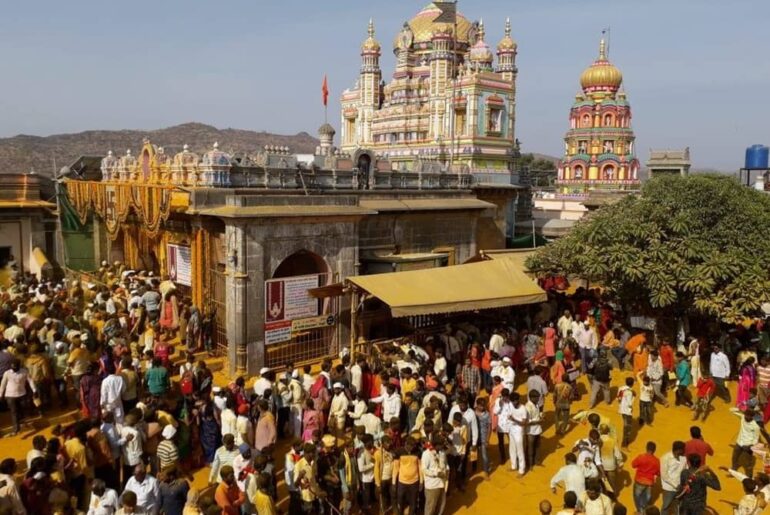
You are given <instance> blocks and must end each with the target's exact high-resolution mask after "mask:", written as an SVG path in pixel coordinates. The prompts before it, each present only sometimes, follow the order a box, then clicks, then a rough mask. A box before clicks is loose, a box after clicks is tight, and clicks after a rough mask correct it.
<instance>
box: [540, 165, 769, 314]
mask: <svg viewBox="0 0 770 515" xmlns="http://www.w3.org/2000/svg"><path fill="white" fill-rule="evenodd" d="M768 228H770V195H766V194H765V193H763V192H759V191H756V190H753V189H750V188H747V187H745V186H741V185H740V184H739V183H738V182H736V181H735V180H734V179H733V178H731V177H727V176H719V175H693V176H689V177H680V176H664V177H658V178H654V179H652V180H650V181H649V182H647V183H646V184H645V185H644V187H643V189H642V192H641V194H640V195H634V196H628V197H625V198H623V199H622V200H620V201H619V202H617V203H615V204H611V205H608V206H604V207H602V208H600V209H598V210H597V211H596V212H594V213H592V214H590V215H589V216H587V217H585V218H583V219H582V220H580V221H579V222H578V223H577V224H576V226H575V227H574V229H573V230H572V231H571V232H570V233H569V234H568V235H567V236H565V237H563V238H561V239H559V240H557V241H555V242H553V243H551V244H549V245H547V246H546V247H543V248H542V249H541V250H540V251H539V252H538V253H537V254H536V255H535V256H533V257H531V258H530V260H529V261H528V263H527V266H528V267H529V268H530V269H531V270H533V271H535V272H539V273H560V274H567V275H577V276H580V277H583V278H585V279H588V280H590V281H592V282H599V283H601V284H602V285H604V286H605V287H607V288H609V289H610V290H611V291H612V292H613V293H614V295H616V296H617V297H618V299H619V300H621V301H622V302H623V303H624V304H626V305H627V306H630V307H633V308H634V309H636V310H639V311H640V312H641V313H644V314H648V315H650V316H660V315H664V314H666V315H673V316H682V315H685V314H688V313H696V312H697V313H700V314H703V315H707V316H714V317H717V318H719V319H720V320H722V321H725V322H731V323H734V322H737V321H739V320H741V319H742V318H744V317H745V316H746V315H751V314H754V313H757V312H758V311H759V308H760V306H761V305H762V304H763V303H765V302H768V301H770V233H769V232H768Z"/></svg>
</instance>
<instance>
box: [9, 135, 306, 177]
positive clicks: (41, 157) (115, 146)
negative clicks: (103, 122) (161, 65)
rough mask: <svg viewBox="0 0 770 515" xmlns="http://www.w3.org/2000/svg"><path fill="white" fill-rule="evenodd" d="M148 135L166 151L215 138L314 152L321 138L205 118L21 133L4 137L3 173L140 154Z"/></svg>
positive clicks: (203, 147) (242, 147) (246, 149)
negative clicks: (148, 126)
mask: <svg viewBox="0 0 770 515" xmlns="http://www.w3.org/2000/svg"><path fill="white" fill-rule="evenodd" d="M144 138H149V139H150V141H152V142H153V143H155V144H157V145H160V146H163V147H165V149H166V153H170V154H174V153H176V152H179V151H180V150H182V145H184V144H188V145H190V149H191V150H193V151H195V152H199V153H202V152H205V151H207V150H209V149H210V148H211V146H212V144H213V143H214V142H215V141H218V142H219V147H220V148H221V149H222V150H225V151H227V152H231V153H252V152H256V151H257V150H259V149H261V148H263V147H264V146H265V145H279V146H287V147H289V149H290V150H291V151H292V152H296V153H300V154H312V153H313V152H314V151H315V148H316V146H317V145H318V140H317V139H316V138H314V137H313V136H311V135H310V134H308V133H306V132H300V133H299V134H295V135H293V136H291V135H280V134H272V133H269V132H256V131H249V130H241V129H217V128H216V127H212V126H211V125H205V124H202V123H185V124H182V125H176V126H174V127H167V128H165V129H157V130H149V131H142V130H119V131H101V130H96V131H85V132H79V133H76V134H55V135H52V136H28V135H19V136H13V137H11V138H0V173H20V172H22V173H23V172H28V171H30V170H33V169H34V170H35V171H36V172H37V173H39V174H41V175H45V176H48V175H50V174H51V171H52V170H53V169H54V159H55V160H56V166H57V167H59V168H61V167H62V166H65V165H69V164H71V163H72V162H74V161H75V160H76V159H77V158H78V157H80V156H82V155H95V156H103V155H106V154H107V151H108V150H112V151H113V152H114V153H115V155H118V156H120V155H122V154H124V153H125V152H126V149H129V148H130V149H131V151H132V152H133V153H134V155H137V154H138V152H139V149H140V148H141V145H142V141H143V139H144Z"/></svg>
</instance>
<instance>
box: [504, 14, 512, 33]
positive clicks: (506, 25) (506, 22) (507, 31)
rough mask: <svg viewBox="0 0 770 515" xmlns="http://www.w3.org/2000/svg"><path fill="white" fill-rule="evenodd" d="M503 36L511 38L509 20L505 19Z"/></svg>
mask: <svg viewBox="0 0 770 515" xmlns="http://www.w3.org/2000/svg"><path fill="white" fill-rule="evenodd" d="M505 35H506V36H508V37H511V19H510V18H506V19H505Z"/></svg>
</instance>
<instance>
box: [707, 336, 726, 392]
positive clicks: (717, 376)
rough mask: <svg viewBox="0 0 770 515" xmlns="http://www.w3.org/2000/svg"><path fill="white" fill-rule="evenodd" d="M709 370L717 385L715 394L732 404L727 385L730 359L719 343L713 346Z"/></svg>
mask: <svg viewBox="0 0 770 515" xmlns="http://www.w3.org/2000/svg"><path fill="white" fill-rule="evenodd" d="M709 371H710V372H711V377H712V378H714V383H715V384H716V387H717V388H716V392H715V394H716V395H719V396H720V397H722V399H724V401H725V402H726V403H728V404H730V390H729V389H728V388H727V386H725V381H727V380H728V379H729V378H730V359H729V358H728V357H727V354H725V353H724V352H722V349H721V348H720V347H719V345H714V346H713V347H712V348H711V362H710V363H709Z"/></svg>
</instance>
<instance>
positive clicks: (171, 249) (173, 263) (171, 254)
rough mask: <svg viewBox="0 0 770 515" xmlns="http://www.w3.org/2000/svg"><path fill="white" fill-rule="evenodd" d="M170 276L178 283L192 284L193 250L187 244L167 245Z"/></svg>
mask: <svg viewBox="0 0 770 515" xmlns="http://www.w3.org/2000/svg"><path fill="white" fill-rule="evenodd" d="M166 257H167V259H166V261H167V263H168V278H169V279H170V280H171V281H172V282H175V283H177V284H181V285H184V286H192V252H191V251H190V247H189V246H187V245H175V244H173V243H169V244H168V245H167V246H166Z"/></svg>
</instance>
